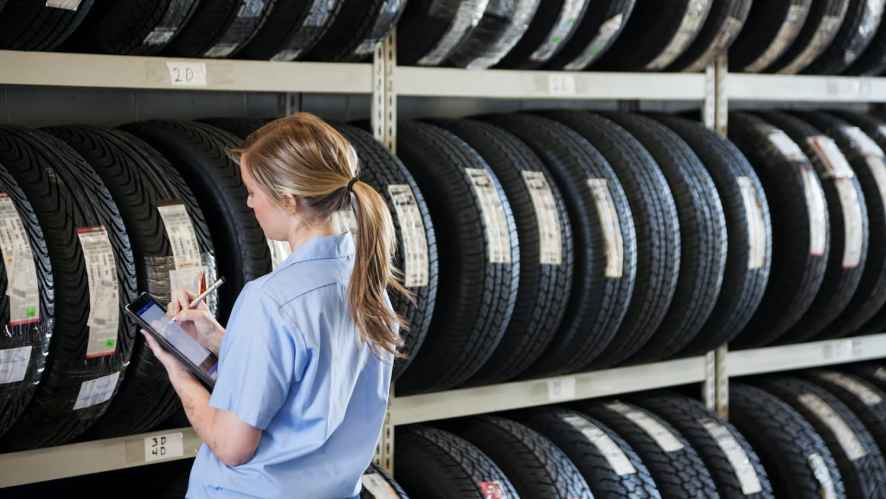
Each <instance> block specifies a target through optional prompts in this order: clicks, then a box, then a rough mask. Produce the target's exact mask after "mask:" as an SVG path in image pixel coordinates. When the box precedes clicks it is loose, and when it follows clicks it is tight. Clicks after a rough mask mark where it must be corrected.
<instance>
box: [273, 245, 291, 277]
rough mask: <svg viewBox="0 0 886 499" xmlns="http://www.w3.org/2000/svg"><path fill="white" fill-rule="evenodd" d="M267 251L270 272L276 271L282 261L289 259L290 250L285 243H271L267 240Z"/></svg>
mask: <svg viewBox="0 0 886 499" xmlns="http://www.w3.org/2000/svg"><path fill="white" fill-rule="evenodd" d="M268 249H269V250H270V252H271V271H274V270H277V269H278V268H279V267H280V264H281V263H283V261H284V260H286V259H287V258H289V255H290V254H292V250H290V249H289V243H288V242H286V241H272V240H270V239H268Z"/></svg>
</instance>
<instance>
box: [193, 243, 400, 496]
mask: <svg viewBox="0 0 886 499" xmlns="http://www.w3.org/2000/svg"><path fill="white" fill-rule="evenodd" d="M353 265H354V242H353V239H352V238H351V235H350V234H348V233H345V234H341V235H335V236H326V237H317V238H314V239H311V240H309V241H308V242H306V243H305V244H303V245H302V246H301V247H299V248H298V249H297V250H296V251H295V252H294V253H293V254H292V255H290V256H289V258H287V259H286V260H285V261H284V262H283V263H282V264H281V265H280V267H279V268H277V270H275V271H274V272H273V273H271V274H269V275H266V276H264V277H261V278H259V279H256V280H255V281H252V282H250V283H249V284H247V285H246V287H244V288H243V291H242V292H241V293H240V296H239V297H238V298H237V302H236V304H235V305H234V310H233V311H232V312H231V318H230V320H229V322H228V327H227V332H226V334H225V337H224V340H223V341H222V344H221V348H220V352H219V362H220V364H219V376H218V381H217V382H216V385H215V389H214V390H213V392H212V397H211V398H210V400H209V405H211V406H212V407H215V408H217V409H221V410H225V411H232V412H234V413H235V414H237V416H239V417H240V419H241V420H243V422H245V423H247V424H249V425H250V426H253V427H255V428H258V429H259V430H262V437H261V442H260V443H259V446H258V449H257V450H256V452H255V456H254V457H253V458H252V459H251V460H250V461H249V462H247V463H246V464H243V465H241V466H235V467H230V466H227V465H225V464H224V463H222V462H221V461H219V460H218V458H217V457H216V456H215V455H214V454H213V453H212V451H210V450H209V448H208V447H207V446H206V445H205V444H204V445H203V446H202V447H200V451H199V453H198V454H197V460H196V461H195V462H194V467H193V469H192V470H191V478H190V484H189V487H188V494H187V497H188V498H190V499H202V498H216V497H241V498H242V497H256V498H262V499H273V498H284V497H285V498H287V499H290V498H309V499H326V498H329V499H333V498H334V499H341V498H348V497H353V496H354V495H356V494H359V492H360V476H361V474H362V473H363V471H364V470H365V469H366V467H367V466H368V465H369V462H370V460H371V459H372V455H373V453H374V450H375V445H376V442H377V441H378V437H379V434H380V430H381V425H382V422H383V420H384V417H385V410H386V408H387V402H388V392H389V389H390V383H391V366H392V356H391V355H383V356H381V357H380V356H379V355H378V354H376V353H373V352H372V351H371V350H370V347H369V345H368V344H367V343H366V342H363V341H360V340H359V339H358V335H357V330H356V327H355V326H354V323H353V321H352V320H351V318H350V316H349V312H348V294H347V290H348V281H349V280H350V277H351V270H352V269H353ZM389 306H390V303H389Z"/></svg>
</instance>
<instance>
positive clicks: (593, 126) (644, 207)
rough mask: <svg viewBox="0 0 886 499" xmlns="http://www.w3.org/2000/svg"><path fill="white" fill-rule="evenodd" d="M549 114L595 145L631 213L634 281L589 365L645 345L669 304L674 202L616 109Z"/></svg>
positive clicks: (674, 271) (616, 360)
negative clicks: (614, 326) (623, 310)
mask: <svg viewBox="0 0 886 499" xmlns="http://www.w3.org/2000/svg"><path fill="white" fill-rule="evenodd" d="M551 116H556V119H557V120H559V121H561V122H562V123H565V124H566V125H568V126H569V127H570V128H572V129H573V130H575V131H577V132H578V133H579V134H580V135H581V136H583V137H584V138H585V139H587V140H588V141H589V142H590V143H591V144H593V145H594V146H595V147H596V148H597V149H599V150H600V152H601V153H602V154H603V156H604V157H605V158H606V160H607V161H608V162H609V164H610V165H612V169H613V171H614V172H615V175H616V177H617V178H618V180H619V182H620V183H621V185H622V186H623V187H624V191H625V194H626V195H627V198H628V202H629V203H630V208H631V213H632V214H633V218H634V226H635V228H636V233H637V283H636V287H635V288H634V293H633V296H632V297H631V298H630V304H629V306H628V311H627V314H626V315H625V318H624V321H623V322H622V323H621V326H620V327H619V329H618V332H617V333H616V334H615V338H614V339H613V340H612V342H610V343H609V346H608V347H607V348H606V350H605V351H604V352H603V353H602V354H600V356H599V357H598V359H597V360H596V361H594V362H593V363H592V364H590V366H591V367H593V368H607V367H612V366H615V365H618V364H620V363H622V362H624V361H626V360H627V359H629V358H630V357H632V356H634V355H635V354H637V353H638V352H640V351H641V350H642V349H643V348H644V346H645V345H646V343H647V342H648V341H649V340H650V338H652V335H653V334H654V333H655V332H656V330H657V329H658V327H659V326H660V325H661V323H662V320H663V319H664V317H665V314H667V312H668V307H670V305H671V302H672V299H673V297H674V293H675V291H676V288H677V279H678V277H679V270H680V259H681V255H680V227H679V222H678V220H677V207H676V204H675V202H674V197H673V195H672V194H671V191H670V189H669V187H668V182H667V179H666V178H665V176H664V174H663V173H662V171H661V168H659V166H658V164H657V163H656V162H655V159H654V158H653V157H652V155H651V154H649V152H648V151H647V149H646V148H645V147H644V146H643V145H642V144H641V143H640V142H639V141H638V140H637V139H636V138H634V136H633V135H631V134H630V133H629V132H628V131H627V130H625V129H624V128H623V127H622V126H621V125H619V124H618V123H617V120H620V119H621V115H619V114H615V113H613V114H611V115H606V116H600V115H594V114H591V113H585V112H558V113H557V114H556V115H554V114H552V115H551ZM625 120H626V121H627V120H628V118H626V119H625Z"/></svg>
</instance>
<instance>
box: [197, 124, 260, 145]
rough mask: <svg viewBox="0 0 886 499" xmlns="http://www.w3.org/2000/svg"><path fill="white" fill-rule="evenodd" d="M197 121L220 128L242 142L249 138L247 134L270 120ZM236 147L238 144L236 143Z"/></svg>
mask: <svg viewBox="0 0 886 499" xmlns="http://www.w3.org/2000/svg"><path fill="white" fill-rule="evenodd" d="M199 121H200V123H206V124H207V125H212V126H214V127H215V128H220V129H222V130H224V131H226V132H228V133H230V134H232V135H234V136H236V137H237V138H238V139H240V140H241V141H243V140H246V138H247V137H249V134H251V133H252V132H254V131H256V130H258V129H259V128H261V127H263V126H265V125H266V124H268V123H269V122H270V121H271V120H267V119H263V118H207V119H202V120H199ZM237 145H240V143H239V142H238V144H237Z"/></svg>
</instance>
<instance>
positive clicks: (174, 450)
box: [145, 432, 185, 463]
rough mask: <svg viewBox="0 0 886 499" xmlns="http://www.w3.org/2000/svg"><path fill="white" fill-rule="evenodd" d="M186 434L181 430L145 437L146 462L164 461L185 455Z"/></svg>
mask: <svg viewBox="0 0 886 499" xmlns="http://www.w3.org/2000/svg"><path fill="white" fill-rule="evenodd" d="M184 439H185V437H184V435H183V434H182V433H180V432H177V433H167V434H165V435H154V436H151V437H147V438H145V462H146V463H152V462H154V461H162V460H164V459H172V458H176V457H182V456H184V455H185V446H184Z"/></svg>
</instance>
